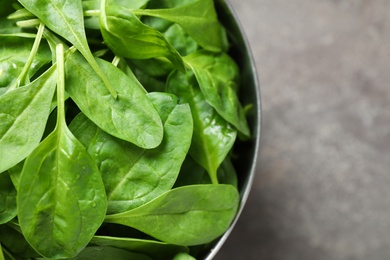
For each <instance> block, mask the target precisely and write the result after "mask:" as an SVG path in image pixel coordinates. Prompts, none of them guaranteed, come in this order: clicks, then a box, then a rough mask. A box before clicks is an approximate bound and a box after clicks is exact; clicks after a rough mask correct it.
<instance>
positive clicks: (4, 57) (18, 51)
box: [0, 35, 51, 96]
mask: <svg viewBox="0 0 390 260" xmlns="http://www.w3.org/2000/svg"><path fill="white" fill-rule="evenodd" d="M33 42H34V41H33V40H32V39H27V38H21V37H16V36H4V35H0V49H1V55H0V96H1V95H3V94H4V93H5V92H6V91H7V90H8V88H9V87H10V86H11V85H14V84H16V80H17V79H18V77H19V75H20V74H21V72H22V70H23V67H24V64H26V62H27V60H28V58H29V55H30V52H31V48H32V46H33ZM50 60H51V53H50V49H49V47H48V45H47V43H45V42H41V44H40V48H39V49H38V52H37V53H36V55H35V56H34V59H33V60H32V64H31V67H30V70H29V71H28V75H29V76H33V75H34V74H35V73H36V72H37V71H38V70H39V69H40V68H42V66H44V65H46V64H48V63H49V61H50Z"/></svg>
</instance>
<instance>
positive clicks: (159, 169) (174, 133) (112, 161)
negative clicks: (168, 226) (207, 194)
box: [70, 93, 192, 214]
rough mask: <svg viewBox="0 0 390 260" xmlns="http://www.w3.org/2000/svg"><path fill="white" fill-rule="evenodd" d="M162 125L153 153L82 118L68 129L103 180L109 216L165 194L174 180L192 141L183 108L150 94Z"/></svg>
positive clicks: (164, 96)
mask: <svg viewBox="0 0 390 260" xmlns="http://www.w3.org/2000/svg"><path fill="white" fill-rule="evenodd" d="M148 97H149V99H150V100H151V101H152V103H153V104H154V105H155V107H156V109H157V111H158V112H159V114H160V116H161V118H162V121H163V124H164V139H163V141H162V143H161V144H160V145H159V146H158V147H157V148H155V149H146V150H145V149H142V148H139V147H137V146H135V145H133V144H131V143H128V142H125V141H122V140H119V139H117V138H115V137H113V136H111V135H108V134H107V133H105V132H104V131H102V130H101V129H99V128H98V127H97V126H96V125H95V124H93V123H92V122H91V121H89V120H88V119H87V118H86V117H85V116H83V115H82V114H81V115H79V116H77V117H76V118H75V119H74V120H73V122H72V124H71V125H70V129H71V131H73V133H74V134H75V136H76V137H78V138H79V140H80V141H81V142H82V143H83V144H84V146H85V147H87V150H88V152H89V153H90V154H91V156H92V157H93V158H94V159H95V162H96V163H97V165H98V166H99V169H100V172H101V174H102V176H103V180H104V184H105V187H106V192H107V199H108V209H107V212H108V213H109V214H114V213H118V212H123V211H126V210H130V209H133V208H135V207H138V206H140V205H142V204H144V203H146V202H148V201H150V200H152V199H154V198H155V197H157V196H159V195H160V194H162V193H164V192H165V191H168V190H169V189H170V188H171V187H172V186H173V184H174V183H175V180H176V178H177V175H178V173H179V171H180V167H181V165H182V162H183V161H184V158H185V156H186V154H187V152H188V149H189V147H190V143H191V137H192V117H191V112H190V108H189V106H188V105H187V104H181V105H178V104H177V98H176V97H175V96H173V95H172V94H166V93H151V94H148Z"/></svg>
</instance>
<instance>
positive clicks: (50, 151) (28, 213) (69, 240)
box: [17, 45, 107, 258]
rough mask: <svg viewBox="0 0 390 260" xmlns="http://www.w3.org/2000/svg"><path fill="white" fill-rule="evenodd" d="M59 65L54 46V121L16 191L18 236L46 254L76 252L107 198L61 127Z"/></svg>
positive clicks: (82, 151) (62, 108)
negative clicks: (55, 61) (55, 84)
mask: <svg viewBox="0 0 390 260" xmlns="http://www.w3.org/2000/svg"><path fill="white" fill-rule="evenodd" d="M63 63H64V61H63V50H62V46H61V45H59V46H58V47H57V70H58V73H57V74H58V80H57V82H58V83H57V104H58V109H57V111H58V116H57V125H56V128H55V130H54V131H53V132H52V133H51V134H50V135H49V136H47V137H46V138H45V139H44V140H43V141H42V142H41V143H40V144H39V145H38V147H37V148H36V149H35V150H34V151H33V152H32V153H31V154H30V155H29V156H28V157H27V158H26V161H25V163H24V166H23V170H22V174H21V176H20V180H19V188H18V195H17V205H18V220H19V223H20V227H21V229H22V231H23V235H24V236H25V237H26V239H27V241H28V242H29V243H30V244H31V245H32V246H33V247H34V249H35V250H36V251H37V252H39V253H40V254H42V255H43V256H45V257H49V258H65V257H74V256H76V255H77V254H78V253H79V252H80V251H81V250H82V249H83V248H84V247H85V246H86V245H87V244H88V242H89V241H90V240H91V238H92V237H93V235H94V234H95V232H96V230H97V229H98V228H99V226H100V225H101V224H102V222H103V219H104V216H105V213H106V200H107V199H106V194H105V190H104V184H103V181H102V179H101V176H100V172H99V170H98V168H97V166H96V164H95V162H94V161H93V159H92V158H91V157H90V156H89V154H88V153H87V151H86V150H85V148H84V146H83V145H82V144H81V143H80V142H79V141H78V140H77V139H76V138H75V137H74V136H73V134H72V133H71V132H70V131H69V129H68V128H67V126H66V121H65V103H64V102H65V101H64V96H65V94H64V88H65V87H64V78H65V76H64V71H65V69H64V64H63Z"/></svg>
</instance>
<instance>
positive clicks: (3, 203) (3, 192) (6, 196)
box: [0, 172, 16, 224]
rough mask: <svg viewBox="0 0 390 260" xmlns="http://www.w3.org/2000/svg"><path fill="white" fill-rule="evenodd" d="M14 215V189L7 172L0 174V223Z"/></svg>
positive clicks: (5, 221)
mask: <svg viewBox="0 0 390 260" xmlns="http://www.w3.org/2000/svg"><path fill="white" fill-rule="evenodd" d="M14 217H16V190H15V187H14V185H13V184H12V181H11V178H10V176H9V174H8V173H7V172H4V173H2V174H0V224H4V223H7V222H8V221H10V220H11V219H13V218H14Z"/></svg>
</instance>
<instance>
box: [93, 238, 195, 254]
mask: <svg viewBox="0 0 390 260" xmlns="http://www.w3.org/2000/svg"><path fill="white" fill-rule="evenodd" d="M90 245H94V246H111V247H115V248H120V249H124V250H128V251H131V252H135V253H141V254H145V255H148V256H150V257H151V258H153V259H172V258H173V256H174V255H175V254H177V253H179V252H188V248H187V247H184V246H177V245H172V244H167V243H164V242H160V241H154V240H146V239H136V238H123V237H109V236H94V237H93V238H92V240H91V243H90Z"/></svg>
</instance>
